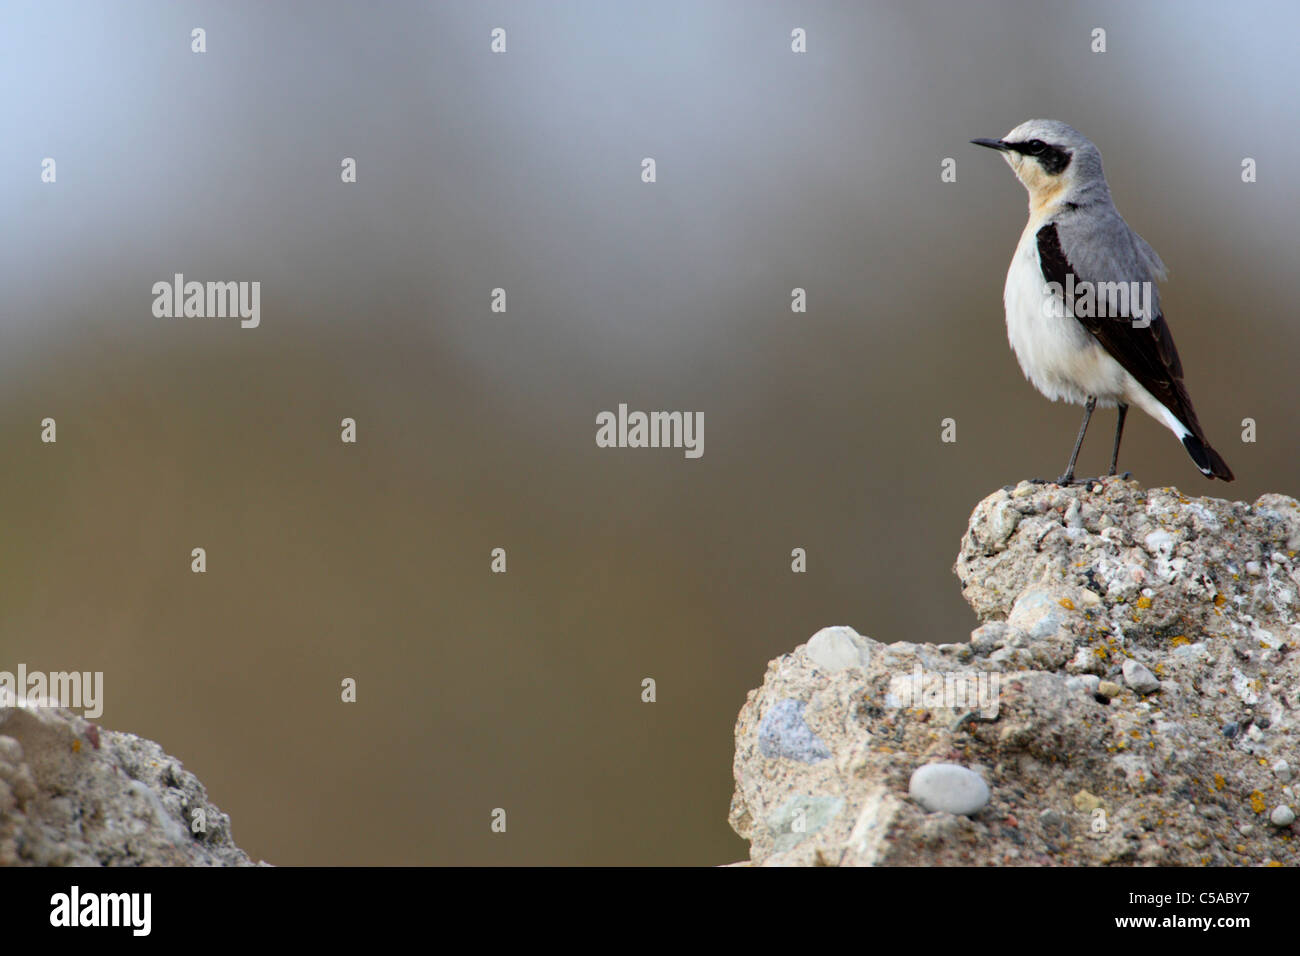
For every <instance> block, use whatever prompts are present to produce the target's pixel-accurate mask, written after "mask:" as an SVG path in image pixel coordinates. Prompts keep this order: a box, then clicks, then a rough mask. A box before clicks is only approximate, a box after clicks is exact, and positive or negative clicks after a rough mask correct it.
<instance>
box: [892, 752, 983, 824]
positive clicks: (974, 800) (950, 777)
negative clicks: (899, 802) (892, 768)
mask: <svg viewBox="0 0 1300 956" xmlns="http://www.w3.org/2000/svg"><path fill="white" fill-rule="evenodd" d="M907 791H908V793H909V794H910V795H911V797H912V799H913V800H915V801H916V802H917V803H919V804H920V805H921V806H923V807H925V809H927V810H930V811H932V812H934V811H939V812H942V813H954V814H957V813H964V814H966V815H967V816H969V815H971V814H973V813H977V812H978V811H980V810H982V809H983V808H984V807H985V806H986V805H987V804H988V802H989V785H988V784H987V783H985V782H984V778H983V777H981V776H980V775H979V774H977V773H976V772H975V771H974V770H970V769H968V768H966V767H960V766H958V765H957V764H953V763H931V764H926V765H925V766H924V767H917V768H916V770H915V771H914V772H913V773H912V781H911V783H910V784H908V788H907Z"/></svg>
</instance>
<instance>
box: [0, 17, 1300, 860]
mask: <svg viewBox="0 0 1300 956" xmlns="http://www.w3.org/2000/svg"><path fill="white" fill-rule="evenodd" d="M194 27H202V28H204V29H205V30H206V31H207V52H206V53H205V54H202V55H196V54H193V53H191V52H190V43H191V40H190V31H191V29H193V28H194ZM495 27H503V28H505V30H506V31H507V51H508V52H507V53H505V54H504V55H493V54H492V53H491V52H490V50H489V43H490V32H491V30H492V29H493V28H495ZM795 27H802V28H804V29H805V30H806V31H807V36H808V52H807V53H806V54H803V55H795V54H793V53H791V51H790V31H791V30H792V29H794V28H795ZM1095 27H1101V28H1103V29H1105V30H1106V37H1107V52H1105V53H1104V54H1098V53H1093V52H1091V49H1090V47H1091V43H1092V30H1093V28H1095ZM1298 27H1300V15H1298V14H1297V11H1296V9H1295V7H1294V6H1293V5H1291V4H1287V3H1282V2H1279V3H1251V2H1244V3H1238V4H1235V5H1233V6H1232V7H1231V8H1228V7H1225V6H1224V5H1223V4H1220V3H1209V2H1207V3H1185V2H1179V3H1173V2H1169V3H1143V4H1128V3H1123V2H1114V3H1071V4H1069V5H1064V4H1061V5H1052V6H1045V5H1043V4H1041V3H1037V2H1031V0H1024V2H979V3H969V2H956V0H951V2H942V3H940V2H915V0H908V2H903V0H897V2H891V3H848V2H845V3H764V4H761V5H759V4H753V3H748V2H743V0H732V2H685V0H683V2H671V0H658V2H656V3H653V4H633V3H608V2H601V0H589V2H577V3H565V2H525V3H519V2H468V0H467V2H461V3H449V2H442V0H436V2H427V0H426V2H406V3H403V2H388V3H384V4H362V3H351V4H344V3H307V2H300V3H275V4H263V3H251V2H250V3H226V2H223V3H201V2H200V3H185V4H173V3H162V2H148V3H114V4H104V3H30V4H23V3H13V2H10V3H6V4H5V5H4V7H3V11H2V12H0V90H2V91H3V93H2V94H0V95H2V96H3V100H2V103H0V142H3V149H2V150H0V190H2V192H0V196H2V197H3V210H4V219H5V226H6V228H5V229H4V232H3V239H2V240H0V241H2V242H3V254H0V288H2V289H3V299H2V300H0V301H2V303H3V305H2V306H0V310H2V311H0V334H2V335H3V348H2V349H0V373H2V374H0V447H3V449H4V453H5V467H4V469H3V471H2V472H0V491H2V492H3V500H4V501H5V502H6V505H5V507H4V511H3V537H2V539H0V569H2V570H3V582H4V583H3V586H2V587H0V602H3V603H2V609H3V613H2V614H0V669H6V670H15V669H16V668H17V665H18V664H19V663H20V662H21V663H25V664H26V665H27V667H28V668H29V669H32V670H35V669H41V670H62V669H75V670H82V671H87V670H88V671H103V672H104V673H105V683H106V709H105V713H104V715H103V717H102V719H101V723H102V724H103V725H104V726H106V727H108V728H111V729H114V730H122V731H131V732H133V733H137V734H141V735H143V736H146V737H150V738H153V739H155V740H157V741H158V742H159V743H161V744H162V745H163V747H164V748H165V749H166V750H167V751H168V752H169V753H171V754H173V755H175V756H176V757H178V758H180V759H181V760H182V761H183V762H184V763H185V765H186V766H187V767H188V768H189V769H191V770H193V771H194V772H195V773H197V774H198V776H199V777H200V778H201V779H202V780H203V781H204V783H205V784H206V785H207V787H208V789H209V792H210V794H211V796H212V798H213V800H214V801H215V802H216V803H217V804H218V805H219V806H221V807H222V808H223V809H224V810H226V811H228V812H229V813H230V814H231V815H232V818H233V823H234V835H235V839H236V840H237V842H238V843H239V844H240V845H241V846H242V847H243V848H245V849H246V850H247V851H248V852H249V853H251V854H252V855H254V856H255V857H260V858H264V859H266V860H268V861H270V862H273V863H277V864H535V863H553V864H716V863H726V862H731V861H733V860H737V859H741V858H743V857H744V856H745V855H746V846H745V844H744V843H743V842H742V841H741V840H740V839H738V838H737V837H736V836H735V835H734V834H732V833H731V831H730V829H729V828H728V826H727V823H726V816H727V809H728V801H729V798H730V794H731V789H732V784H731V757H732V731H733V727H734V722H735V718H736V714H737V711H738V710H739V708H740V706H741V704H742V703H743V702H744V698H745V693H746V691H747V690H748V689H750V688H752V687H755V686H757V685H758V684H759V683H760V682H761V680H762V677H763V673H764V669H765V666H766V663H767V661H768V660H769V659H770V658H772V657H774V656H777V655H779V654H782V653H785V652H787V651H789V650H791V649H792V648H794V647H795V645H797V644H799V643H801V642H803V641H805V640H807V638H808V637H809V636H811V635H812V634H813V633H814V632H815V631H817V630H818V629H819V628H821V627H822V626H824V625H830V624H848V625H851V626H853V627H855V628H857V629H858V630H859V631H861V632H862V633H864V634H868V635H870V636H872V637H874V638H876V639H877V640H881V641H898V640H906V641H939V642H950V641H960V640H965V639H966V638H967V636H968V634H969V631H970V629H971V628H972V627H973V625H974V619H973V615H972V614H971V612H970V611H969V609H968V608H967V606H966V605H965V603H964V602H963V601H962V599H961V596H960V594H959V590H958V585H957V581H956V579H955V578H954V576H953V574H952V571H951V567H952V563H953V560H954V558H955V555H956V551H957V545H958V540H959V538H960V536H961V534H962V532H963V531H964V529H965V524H966V519H967V517H968V515H969V513H970V511H971V509H972V508H973V507H974V505H975V504H976V502H978V501H979V500H980V499H981V498H982V497H984V496H985V495H987V494H989V493H991V492H992V491H994V490H995V489H997V488H998V487H1000V486H1002V485H1004V484H1007V483H1009V482H1014V481H1016V480H1018V479H1021V478H1026V477H1031V476H1045V477H1051V476H1053V475H1056V474H1058V473H1059V472H1060V471H1061V469H1062V468H1063V466H1064V464H1065V460H1066V458H1067V457H1068V454H1069V450H1070V445H1071V442H1072V441H1073V437H1074V434H1075V430H1076V428H1077V427H1078V420H1079V410H1078V409H1077V408H1075V407H1072V406H1064V405H1059V404H1056V405H1054V404H1052V403H1050V402H1048V401H1047V400H1045V399H1043V398H1041V397H1040V396H1038V395H1037V393H1036V392H1034V391H1033V389H1032V388H1031V386H1030V385H1029V384H1028V383H1026V382H1025V381H1024V379H1023V377H1022V375H1021V372H1020V370H1019V368H1018V366H1017V365H1016V362H1015V359H1014V357H1013V355H1012V354H1011V352H1010V349H1009V347H1008V345H1007V341H1006V332H1005V326H1004V319H1003V312H1002V304H1001V296H1002V284H1003V279H1004V276H1005V273H1006V268H1007V265H1008V263H1009V261H1010V257H1011V253H1012V250H1013V249H1014V248H1015V245H1016V242H1017V239H1018V237H1019V235H1020V231H1021V229H1022V228H1023V226H1024V220H1025V215H1026V196H1025V194H1024V191H1023V189H1022V187H1021V186H1020V185H1019V184H1018V183H1017V182H1016V181H1015V179H1014V178H1013V176H1012V174H1011V172H1010V170H1009V169H1008V168H1007V167H1006V165H1005V163H1004V162H1003V161H1002V160H1001V159H1000V158H999V157H998V156H995V155H993V154H991V153H989V152H987V151H985V150H981V149H979V148H978V147H976V146H971V145H969V144H968V143H967V141H968V140H969V139H971V138H972V137H976V136H991V137H996V136H1000V135H1002V134H1003V133H1005V132H1006V131H1008V130H1009V129H1011V128H1012V127H1013V126H1015V125H1017V124H1018V123H1020V122H1021V121H1023V120H1025V119H1029V118H1031V117H1047V118H1055V119H1061V120H1064V121H1066V122H1068V123H1070V124H1072V125H1074V126H1076V127H1077V128H1079V129H1080V130H1082V131H1083V132H1084V133H1085V134H1086V135H1088V136H1089V137H1091V138H1092V139H1093V140H1094V141H1095V142H1096V143H1097V144H1098V145H1099V147H1100V148H1101V150H1102V153H1103V156H1104V158H1105V162H1106V171H1107V173H1108V176H1109V180H1110V184H1111V188H1112V191H1113V193H1114V196H1115V199H1116V203H1117V205H1118V206H1119V209H1120V211H1121V212H1122V213H1123V214H1124V215H1125V216H1126V218H1127V219H1128V220H1129V222H1130V223H1131V224H1132V225H1133V227H1134V228H1135V229H1137V230H1138V232H1140V233H1141V234H1142V235H1143V236H1144V237H1145V238H1146V239H1147V240H1149V241H1150V242H1151V243H1152V244H1153V245H1154V246H1155V247H1156V249H1158V250H1159V252H1160V254H1161V255H1162V256H1163V257H1164V259H1165V261H1166V262H1167V264H1168V265H1169V267H1170V281H1169V282H1168V283H1167V284H1166V285H1165V286H1164V287H1163V288H1162V293H1161V294H1162V301H1163V303H1164V305H1165V310H1166V314H1167V316H1168V317H1169V319H1170V323H1171V325H1172V328H1173V330H1174V333H1175V335H1176V337H1177V341H1178V345H1179V348H1180V350H1181V352H1182V356H1183V360H1184V363H1185V365H1186V368H1187V373H1188V384H1189V387H1190V389H1191V393H1192V396H1193V398H1194V399H1195V402H1196V407H1197V409H1198V411H1199V413H1200V417H1201V420H1202V422H1203V424H1204V425H1205V427H1206V430H1207V432H1208V434H1209V436H1210V438H1211V439H1212V441H1213V443H1214V444H1215V446H1216V447H1217V448H1218V449H1219V450H1220V451H1221V452H1222V453H1223V455H1224V457H1225V458H1226V459H1227V460H1228V462H1229V463H1230V464H1231V466H1232V467H1233V469H1235V471H1236V473H1237V475H1238V481H1237V482H1236V483H1235V484H1233V485H1230V486H1227V485H1222V484H1218V483H1215V484H1210V483H1209V482H1207V481H1205V480H1204V479H1203V478H1202V477H1201V476H1200V475H1199V473H1198V472H1197V471H1196V470H1195V468H1194V467H1193V465H1192V463H1191V461H1190V460H1189V459H1188V457H1187V456H1186V454H1185V453H1184V452H1183V451H1182V449H1181V447H1180V446H1179V445H1178V444H1177V442H1176V441H1175V440H1174V438H1173V437H1172V436H1171V435H1170V434H1169V433H1168V432H1167V431H1166V430H1164V429H1163V428H1162V427H1160V426H1158V425H1156V424H1155V423H1154V422H1152V421H1151V420H1150V419H1148V418H1146V417H1145V416H1143V415H1137V417H1136V418H1132V417H1131V418H1130V424H1129V426H1128V430H1127V432H1126V441H1125V451H1124V455H1123V457H1122V459H1121V464H1122V466H1123V467H1125V468H1128V469H1131V470H1132V471H1133V472H1134V473H1135V475H1136V476H1137V478H1138V479H1140V480H1141V481H1143V482H1145V483H1147V484H1150V485H1167V484H1177V485H1178V486H1179V487H1180V488H1182V489H1183V490H1184V491H1186V492H1187V493H1189V494H1213V495H1228V496H1231V497H1236V498H1242V499H1245V500H1247V501H1250V500H1253V499H1254V498H1256V497H1257V496H1258V495H1260V494H1262V493H1264V492H1269V491H1278V492H1284V493H1287V494H1295V493H1296V492H1297V491H1298V490H1300V487H1298V485H1300V482H1298V481H1297V479H1300V462H1298V461H1297V456H1296V454H1295V449H1296V439H1297V422H1296V417H1295V414H1294V413H1295V409H1296V403H1297V395H1298V394H1300V387H1298V386H1297V384H1296V376H1295V374H1294V364H1295V356H1296V355H1297V349H1298V348H1300V329H1298V328H1297V326H1296V322H1295V314H1294V307H1293V302H1294V299H1293V296H1292V293H1291V290H1290V288H1289V284H1290V282H1291V281H1292V280H1293V279H1294V277H1295V276H1296V275H1297V274H1298V273H1300V251H1298V250H1300V245H1298V244H1297V242H1296V226H1295V211H1296V209H1297V208H1300V186H1298V185H1297V179H1296V177H1295V175H1294V169H1295V162H1296V156H1297V152H1298V148H1300V123H1297V122H1296V118H1297V117H1296V107H1295V90H1296V89H1297V86H1298V84H1300V77H1298V76H1297V73H1298V72H1300V66H1298V65H1297V60H1296V58H1295V57H1294V55H1293V54H1294V37H1295V35H1296V30H1297V28H1298ZM45 157H52V158H54V159H55V160H56V162H57V173H58V180H57V183H56V184H53V185H49V184H43V183H42V182H41V181H40V173H41V161H42V160H43V159H44V158H45ZM344 157H354V158H355V159H356V160H357V168H358V182H357V183H356V184H354V185H344V184H343V183H341V181H340V162H341V161H342V159H343V158H344ZM644 157H653V158H654V159H655V160H656V162H657V167H658V168H657V173H658V181H657V182H656V183H655V184H653V185H647V184H644V183H642V182H641V178H640V174H641V160H642V159H643V158H644ZM949 157H950V158H953V159H955V160H956V170H957V179H956V182H953V183H943V182H941V181H940V172H941V163H942V162H943V160H944V159H945V158H949ZM1244 157H1252V158H1254V159H1255V160H1256V161H1257V163H1258V182H1256V183H1253V184H1246V183H1243V182H1242V180H1241V161H1242V159H1243V158H1244ZM177 272H180V273H183V274H184V275H185V277H186V278H187V279H193V280H199V281H209V280H223V281H224V280H231V281H253V280H257V281H260V282H261V283H262V299H261V326H260V328H257V329H254V330H245V329H241V328H240V327H239V323H238V320H236V319H219V318H213V319H180V318H177V319H160V318H155V317H154V316H153V314H152V311H151V309H152V303H153V294H152V292H151V287H152V285H153V283H155V282H158V281H170V279H171V277H172V275H173V274H174V273H177ZM796 286H799V287H803V288H805V289H807V294H808V312H807V313H806V314H792V313H791V310H790V291H791V289H792V288H794V287H796ZM496 287H502V288H505V289H506V292H507V296H508V300H507V301H508V311H507V312H506V313H505V314H500V313H494V312H491V311H490V309H489V306H490V295H491V290H492V289H494V288H496ZM620 402H625V403H627V404H628V406H629V407H630V408H632V409H641V410H647V411H649V410H661V409H662V410H687V411H701V412H703V413H704V418H705V426H706V427H705V431H704V437H705V445H704V449H705V450H704V456H703V457H702V458H700V459H697V460H690V459H686V458H685V457H684V456H683V455H682V453H681V452H680V451H677V450H650V449H645V450H632V449H628V450H612V449H601V448H597V447H596V444H595V431H596V426H595V416H596V414H597V413H598V412H600V411H602V410H606V409H609V410H613V409H617V407H618V405H619V403H620ZM47 416H48V417H52V418H55V419H56V420H57V423H58V442H57V444H53V445H47V444H42V443H41V441H40V422H41V420H42V419H43V418H45V417H47ZM345 416H346V417H352V418H355V419H356V420H357V423H358V439H359V440H358V443H357V444H355V445H345V444H343V443H342V442H340V440H339V430H340V429H339V422H340V420H341V419H342V418H344V417H345ZM948 417H951V418H954V419H955V420H956V423H957V441H956V443H953V444H945V443H943V442H942V441H941V440H940V428H941V426H940V423H941V421H942V420H943V419H944V418H948ZM1247 417H1249V418H1253V419H1255V421H1256V422H1257V428H1258V442H1257V443H1254V444H1244V443H1242V441H1241V430H1242V426H1241V422H1242V419H1243V418H1247ZM1113 421H1114V419H1113V412H1106V413H1103V414H1100V415H1099V416H1098V418H1097V419H1096V422H1095V423H1094V429H1093V432H1092V435H1091V436H1090V438H1089V441H1088V443H1087V444H1086V445H1085V448H1084V452H1083V456H1082V458H1081V465H1080V472H1081V473H1083V474H1096V473H1097V472H1098V471H1100V470H1104V468H1105V466H1106V464H1107V462H1108V454H1109V442H1110V437H1111V434H1112V429H1113ZM195 547H203V548H206V550H207V555H208V571H207V573H206V574H194V573H192V572H191V570H190V560H191V558H190V552H191V549H193V548H195ZM497 547H500V548H504V549H506V552H507V558H508V572H507V573H506V574H492V573H490V570H489V562H490V552H491V550H492V549H493V548H497ZM796 547H801V548H805V549H806V550H807V554H808V570H807V573H805V574H794V573H792V572H791V569H790V561H791V558H790V553H791V549H793V548H796ZM344 677H354V678H356V680H357V681H358V685H359V699H358V703H356V704H355V705H352V706H344V705H342V704H341V703H340V702H339V686H340V681H341V680H342V679H343V678H344ZM646 677H651V678H654V679H655V681H656V682H657V688H658V701H657V702H656V703H654V704H645V703H642V702H641V699H640V693H641V681H642V680H643V679H644V678H646ZM497 807H501V808H504V809H506V811H507V814H508V817H507V820H508V831H507V833H505V834H494V833H492V832H491V830H490V822H491V813H492V810H493V809H494V808H497Z"/></svg>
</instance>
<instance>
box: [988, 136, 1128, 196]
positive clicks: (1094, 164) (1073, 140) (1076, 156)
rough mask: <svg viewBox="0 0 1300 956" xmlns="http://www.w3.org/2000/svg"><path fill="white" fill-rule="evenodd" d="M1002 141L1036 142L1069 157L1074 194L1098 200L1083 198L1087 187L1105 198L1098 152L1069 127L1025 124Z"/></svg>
mask: <svg viewBox="0 0 1300 956" xmlns="http://www.w3.org/2000/svg"><path fill="white" fill-rule="evenodd" d="M1002 139H1003V141H1004V142H1008V143H1026V142H1028V141H1029V140H1032V139H1037V140H1042V141H1043V142H1044V143H1046V144H1047V145H1048V146H1055V147H1057V148H1058V149H1063V150H1065V151H1066V152H1068V153H1069V154H1070V157H1071V165H1072V166H1073V167H1074V181H1075V184H1076V190H1075V191H1076V192H1079V193H1082V194H1084V195H1085V196H1086V197H1087V198H1088V199H1094V198H1096V199H1099V198H1101V195H1098V196H1090V195H1087V194H1088V193H1089V192H1090V190H1089V188H1088V187H1090V186H1091V187H1093V189H1095V190H1097V191H1098V192H1099V193H1101V194H1102V195H1106V191H1105V186H1106V175H1105V173H1103V172H1102V168H1101V150H1099V149H1097V147H1096V146H1094V145H1093V144H1092V140H1090V139H1088V137H1086V136H1084V135H1083V134H1082V133H1080V132H1079V131H1078V130H1077V129H1075V128H1074V127H1073V126H1070V125H1068V124H1066V123H1062V122H1061V121H1060V120H1048V119H1032V120H1026V121H1025V122H1023V123H1021V124H1020V125H1019V126H1017V127H1016V128H1015V129H1013V130H1012V131H1011V132H1009V133H1007V135H1006V136H1004V137H1002Z"/></svg>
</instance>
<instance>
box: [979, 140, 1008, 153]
mask: <svg viewBox="0 0 1300 956" xmlns="http://www.w3.org/2000/svg"><path fill="white" fill-rule="evenodd" d="M971 142H972V143H974V144H975V145H976V146H987V147H988V148H989V149H996V150H998V151H999V152H1003V153H1005V152H1006V151H1007V150H1009V149H1010V148H1011V147H1010V146H1008V145H1007V144H1006V143H1004V142H1002V140H1000V139H973V140H971Z"/></svg>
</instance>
